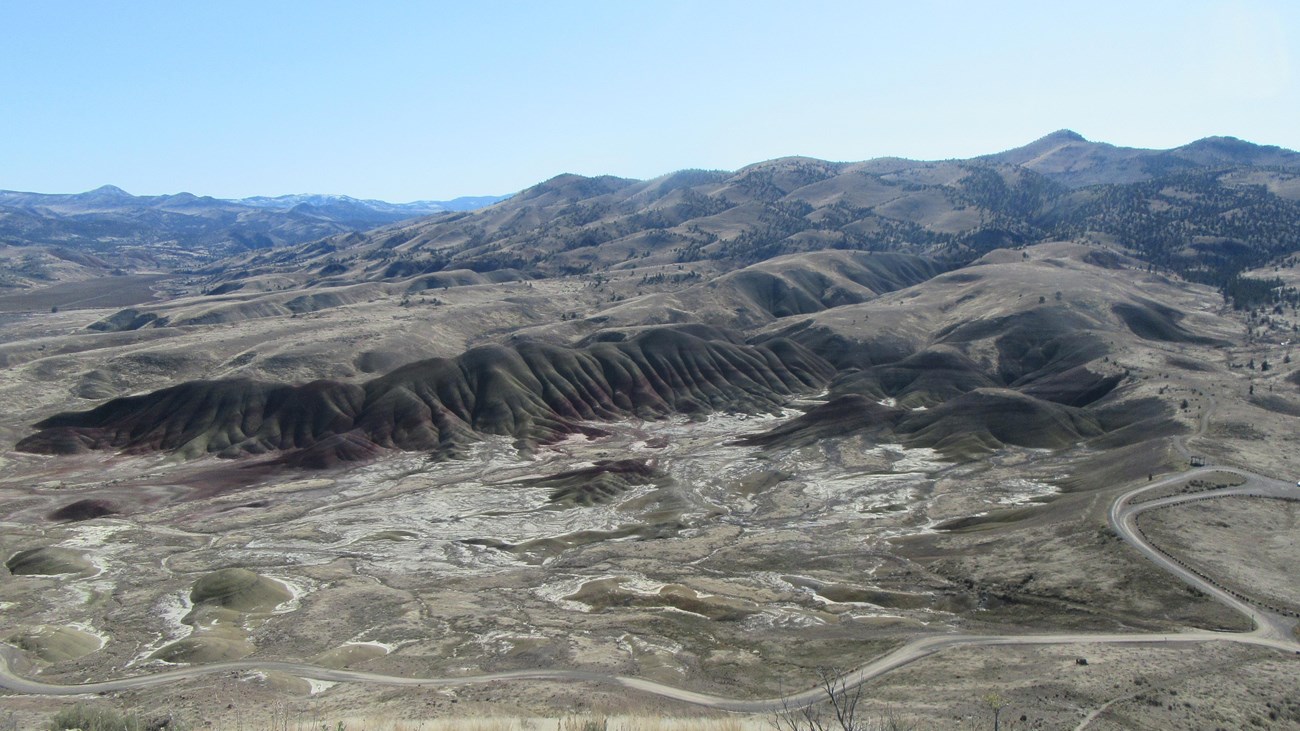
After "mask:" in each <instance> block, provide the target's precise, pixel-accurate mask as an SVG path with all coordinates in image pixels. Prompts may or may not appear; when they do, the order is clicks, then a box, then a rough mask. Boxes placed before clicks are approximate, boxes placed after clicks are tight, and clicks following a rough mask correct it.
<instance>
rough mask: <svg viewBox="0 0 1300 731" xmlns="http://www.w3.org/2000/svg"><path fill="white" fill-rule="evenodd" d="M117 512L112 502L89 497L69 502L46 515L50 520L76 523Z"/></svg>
mask: <svg viewBox="0 0 1300 731" xmlns="http://www.w3.org/2000/svg"><path fill="white" fill-rule="evenodd" d="M117 512H118V511H117V508H115V507H113V504H112V503H109V502H105V501H103V500H94V499H92V498H87V499H85V500H78V501H76V502H73V503H68V504H67V505H64V506H63V507H61V508H59V509H58V510H55V511H54V512H52V513H50V514H49V515H48V516H46V517H47V518H49V519H50V520H59V521H66V522H69V523H75V522H78V521H82V520H93V519H94V518H102V517H104V516H106V515H117Z"/></svg>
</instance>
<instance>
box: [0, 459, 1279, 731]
mask: <svg viewBox="0 0 1300 731" xmlns="http://www.w3.org/2000/svg"><path fill="white" fill-rule="evenodd" d="M1211 473H1231V474H1235V475H1239V476H1241V477H1243V478H1245V480H1246V482H1245V483H1244V484H1242V485H1239V486H1236V487H1229V488H1221V489H1217V490H1210V491H1205V492H1199V493H1192V494H1180V495H1173V496H1169V497H1164V498H1158V499H1154V500H1149V501H1146V502H1139V503H1134V502H1133V500H1134V498H1137V497H1140V496H1142V495H1143V494H1145V493H1148V492H1154V491H1157V490H1159V489H1162V488H1166V487H1169V486H1172V485H1175V484H1178V483H1180V482H1184V481H1186V480H1189V479H1193V478H1195V477H1197V476H1200V475H1208V474H1211ZM1297 492H1298V491H1297V489H1296V487H1295V486H1294V485H1292V484H1290V483H1284V482H1281V481H1279V480H1274V479H1271V478H1267V477H1263V476H1261V475H1257V474H1254V473H1252V472H1248V471H1246V470H1240V469H1236V468H1229V467H1205V468H1200V469H1195V470H1191V471H1189V472H1183V473H1179V474H1177V475H1173V476H1171V477H1167V478H1164V479H1162V480H1159V481H1156V482H1152V483H1150V484H1147V485H1143V486H1142V487H1140V488H1137V489H1134V490H1130V491H1128V492H1126V493H1124V494H1123V495H1121V496H1120V497H1119V498H1118V499H1116V500H1115V502H1114V503H1113V504H1112V505H1111V508H1110V514H1109V517H1110V522H1111V526H1112V527H1113V528H1114V530H1115V531H1116V532H1117V533H1118V534H1119V536H1120V537H1121V538H1123V539H1124V540H1125V541H1127V542H1128V543H1129V544H1131V545H1133V546H1134V547H1135V548H1137V549H1138V550H1139V551H1140V552H1141V553H1142V554H1143V555H1144V556H1146V557H1147V558H1148V559H1149V560H1151V561H1152V562H1154V563H1155V564H1156V565H1157V566H1159V567H1161V568H1163V569H1165V570H1166V571H1168V572H1170V573H1172V574H1174V575H1175V576H1178V577H1179V578H1180V579H1182V580H1183V581H1185V582H1187V583H1188V584H1191V585H1192V586H1194V587H1196V588H1197V589H1199V590H1201V591H1203V592H1205V593H1206V594H1209V595H1211V596H1213V597H1214V598H1215V599H1217V600H1219V601H1220V602H1222V603H1223V604H1225V605H1227V606H1228V607H1230V608H1232V609H1235V610H1236V611H1238V612H1241V613H1242V614H1244V615H1245V616H1247V617H1250V618H1251V620H1252V622H1254V623H1255V629H1254V630H1253V631H1252V632H1248V633H1233V632H1210V631H1203V630H1196V631H1185V632H1176V633H1160V634H1156V633H1140V634H1118V633H1058V634H1012V635H964V634H941V635H928V636H923V637H918V638H916V639H913V640H911V641H909V642H907V643H906V644H904V645H903V646H901V647H899V648H897V649H896V650H894V651H893V652H890V653H888V654H885V655H882V656H880V657H878V658H876V659H874V660H871V661H870V662H868V663H866V664H865V665H862V666H860V667H858V668H857V669H855V670H853V671H851V672H849V673H848V674H847V675H846V676H845V678H844V682H845V683H846V685H847V686H848V687H855V686H857V685H861V684H862V683H865V682H868V681H870V680H872V679H874V678H878V677H880V676H882V675H884V674H886V673H888V672H890V671H892V670H895V669H897V668H900V667H902V666H904V665H907V664H909V663H912V662H915V661H916V660H919V659H921V658H924V657H928V656H930V655H933V654H935V653H938V652H942V651H943V650H946V649H949V648H954V647H982V646H993V645H1056V644H1081V643H1100V644H1167V643H1180V644H1181V643H1194V642H1235V643H1240V644H1248V645H1256V646H1260V647H1269V648H1272V649H1276V650H1280V651H1284V652H1288V653H1297V654H1300V643H1298V642H1297V641H1296V639H1295V634H1294V630H1295V627H1296V620H1294V619H1291V618H1288V617H1284V616H1282V615H1279V614H1275V613H1272V612H1269V611H1266V610H1264V609H1262V608H1260V607H1256V606H1253V605H1251V604H1248V603H1246V602H1245V601H1242V600H1240V599H1238V598H1237V597H1235V596H1233V595H1232V594H1229V593H1227V592H1226V591H1224V590H1222V589H1220V588H1219V587H1217V586H1215V585H1213V584H1211V583H1209V582H1208V581H1206V580H1205V579H1203V578H1201V577H1200V576H1198V575H1197V574H1195V573H1192V572H1191V571H1189V570H1187V569H1185V568H1183V567H1182V566H1180V565H1179V564H1177V563H1176V562H1174V561H1173V560H1172V559H1170V558H1169V557H1168V556H1167V555H1165V554H1163V553H1161V552H1160V551H1159V550H1158V549H1156V548H1155V547H1154V546H1152V545H1151V544H1149V543H1148V542H1147V541H1146V539H1145V538H1144V537H1143V536H1142V534H1141V532H1140V531H1138V529H1137V524H1136V517H1137V515H1138V514H1139V513H1141V512H1142V511H1145V510H1150V509H1153V508H1158V507H1167V506H1170V505H1175V504H1178V503H1182V502H1190V501H1194V500H1203V499H1207V498H1214V497H1223V496H1228V495H1259V496H1263V497H1289V498H1295V497H1297V496H1298V495H1297ZM24 660H25V658H24V656H23V654H22V652H21V651H20V650H18V649H17V648H15V647H12V646H9V645H5V644H0V687H3V688H6V689H8V690H11V691H15V692H17V693H24V694H29V695H46V696H59V695H64V696H66V695H80V694H83V693H108V692H116V691H124V690H135V689H140V688H149V687H154V686H159V685H165V684H167V683H174V682H178V681H183V680H189V679H193V678H200V677H203V676H207V675H216V674H220V673H229V672H240V671H251V670H262V671H275V672H282V673H287V674H290V675H295V676H298V677H303V678H310V679H314V680H325V681H332V682H342V683H368V684H374V685H388V686H426V687H454V686H463V685H472V684H479V683H491V682H501V681H521V680H522V681H528V680H532V681H551V682H579V683H608V684H613V685H617V686H622V687H625V688H628V689H631V690H636V691H640V692H644V693H649V694H652V695H657V696H660V697H663V698H668V699H671V700H676V701H681V702H685V703H692V704H695V705H699V706H704V707H707V708H713V709H718V710H724V711H735V712H741V713H771V712H773V711H779V710H781V709H783V708H798V707H802V706H807V705H811V704H813V703H816V702H818V701H820V700H822V699H823V698H824V695H825V693H824V691H823V690H821V689H820V688H811V689H808V690H805V691H802V692H799V693H794V694H791V695H786V696H782V697H779V698H765V699H746V698H728V697H723V696H717V695H710V694H708V693H698V692H695V691H692V690H687V689H685V688H678V687H675V686H672V685H665V684H663V683H657V682H655V681H652V680H646V679H643V678H633V677H627V676H621V675H610V674H606V673H597V672H590V671H582V670H549V669H536V670H514V671H509V672H501V673H486V674H481V675H463V676H450V677H441V678H412V677H403V676H396V675H383V674H380V673H370V672H365V671H361V670H339V669H334V668H326V667H320V666H317V665H310V664H307V663H296V662H276V661H268V660H240V661H234V662H220V663H212V664H206V665H198V666H193V667H185V668H177V669H175V670H165V671H162V672H157V673H149V674H142V675H132V676H127V677H122V678H115V679H112V680H103V681H97V682H88V683H78V684H72V685H57V684H52V683H43V682H40V681H38V680H33V679H30V678H27V677H25V676H23V675H22V674H21V673H20V672H19V671H18V670H17V668H18V667H20V666H21V665H22V663H23V661H24Z"/></svg>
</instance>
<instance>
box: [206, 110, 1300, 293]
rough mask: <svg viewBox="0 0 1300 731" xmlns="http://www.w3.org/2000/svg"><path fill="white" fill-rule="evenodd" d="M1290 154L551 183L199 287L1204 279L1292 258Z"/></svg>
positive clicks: (1079, 157)
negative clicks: (858, 260)
mask: <svg viewBox="0 0 1300 731" xmlns="http://www.w3.org/2000/svg"><path fill="white" fill-rule="evenodd" d="M1297 181H1300V154H1297V153H1295V152H1292V151H1289V150H1283V149H1281V148H1277V147H1266V146H1260V145H1255V144H1252V143H1249V142H1244V141H1241V140H1236V139H1233V138H1207V139H1204V140H1199V141H1197V142H1193V143H1191V144H1188V145H1184V146H1182V147H1178V148H1174V149H1172V150H1139V149H1133V148H1121V147H1115V146H1111V145H1106V144H1102V143H1095V142H1089V141H1087V140H1085V139H1083V138H1082V137H1081V136H1079V135H1077V134H1075V133H1072V132H1068V131H1063V132H1058V133H1054V134H1052V135H1048V136H1047V137H1044V138H1042V139H1040V140H1037V141H1035V142H1033V143H1031V144H1029V145H1027V146H1025V147H1022V148H1018V149H1015V150H1010V151H1007V152H1003V153H998V154H995V155H988V156H984V157H978V158H973V159H970V160H950V161H941V162H918V161H911V160H902V159H897V158H884V159H878V160H870V161H866V162H857V163H843V162H828V161H824V160H815V159H811V158H798V157H793V158H781V159H777V160H770V161H767V162H761V163H756V164H754V165H750V166H747V167H745V168H742V169H740V170H737V171H735V172H727V171H704V170H685V171H680V172H676V173H672V174H669V175H665V176H663V177H660V178H656V179H653V180H648V181H638V180H628V179H623V178H615V177H610V176H603V177H595V178H585V177H582V176H578V175H560V176H556V177H555V178H552V179H550V180H547V181H545V182H542V183H540V184H538V185H536V186H533V187H531V188H529V189H527V190H524V191H522V192H521V193H519V194H518V195H516V196H514V197H512V198H510V199H508V200H506V201H502V202H500V203H498V204H496V205H493V206H489V207H487V208H484V209H481V210H477V211H473V212H465V213H459V214H453V215H447V216H441V217H437V218H431V219H423V220H418V221H414V222H411V223H407V224H399V225H395V226H391V227H388V228H385V229H382V230H378V231H373V232H370V233H367V234H364V235H359V236H357V235H342V236H333V237H330V238H327V239H325V240H323V241H319V242H315V243H313V244H311V245H307V246H301V247H298V248H290V249H284V250H280V251H275V252H255V253H250V254H247V255H244V256H241V257H238V258H236V259H232V260H227V261H223V262H220V263H219V264H215V265H212V266H209V267H206V268H204V269H203V270H201V271H200V272H199V273H200V274H201V275H202V276H205V277H207V282H208V284H209V286H219V285H221V284H223V283H228V282H235V281H245V280H248V279H252V278H257V277H265V276H270V275H274V276H278V277H286V276H288V277H294V278H295V281H297V282H299V283H307V282H309V281H313V280H315V281H319V280H320V279H321V278H322V277H326V276H328V277H329V278H331V279H332V280H335V281H338V280H347V281H352V282H356V281H373V280H394V279H401V278H405V277H410V276H413V275H416V274H422V273H430V272H437V271H442V270H446V269H471V270H474V271H479V272H487V271H495V270H500V269H513V270H520V271H528V272H531V273H533V274H536V275H546V276H555V275H564V274H575V273H596V272H609V271H628V270H634V269H637V270H642V271H645V270H647V269H648V268H652V267H661V268H663V271H664V272H665V274H666V275H667V274H671V273H672V270H673V268H675V267H680V266H681V265H701V264H702V265H704V266H708V267H712V268H713V270H715V271H719V270H729V269H736V268H739V267H743V266H747V265H751V264H755V263H758V262H761V261H765V260H767V259H771V258H774V257H778V256H784V255H789V254H795V253H803V252H810V251H824V250H828V249H841V250H858V251H891V252H900V253H909V254H913V255H919V256H926V257H929V258H932V259H935V260H936V261H939V262H941V263H942V265H944V266H959V265H963V264H965V263H968V262H970V261H973V260H975V259H977V258H979V257H980V256H981V255H983V254H984V253H987V252H988V251H991V250H993V249H996V248H1000V247H1009V246H1023V245H1028V244H1033V243H1040V242H1047V241H1055V240H1067V239H1078V240H1085V239H1087V240H1093V241H1097V242H1102V243H1107V244H1111V245H1114V246H1117V247H1119V248H1121V249H1123V250H1125V251H1127V252H1128V253H1130V254H1131V255H1133V256H1135V257H1137V258H1139V259H1140V260H1141V261H1143V262H1145V263H1147V264H1149V265H1151V266H1153V267H1156V268H1159V269H1162V270H1168V271H1173V272H1176V273H1179V274H1181V275H1184V276H1187V277H1190V278H1193V279H1196V280H1197V281H1202V282H1206V283H1210V284H1213V285H1215V286H1224V285H1225V284H1226V283H1227V282H1228V281H1229V280H1231V279H1232V278H1233V277H1234V276H1236V275H1237V274H1238V273H1239V272H1241V271H1242V270H1244V269H1249V268H1253V267H1257V266H1260V265H1262V264H1264V263H1266V262H1269V261H1272V260H1274V259H1276V258H1277V257H1279V256H1282V255H1285V254H1287V253H1289V252H1291V251H1295V250H1297V249H1300V234H1298V233H1297V231H1300V195H1297V193H1296V191H1297V190H1300V188H1298V187H1297Z"/></svg>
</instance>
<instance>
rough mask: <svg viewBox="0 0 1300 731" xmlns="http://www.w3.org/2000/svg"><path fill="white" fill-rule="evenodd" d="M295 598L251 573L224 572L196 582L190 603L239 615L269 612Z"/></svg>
mask: <svg viewBox="0 0 1300 731" xmlns="http://www.w3.org/2000/svg"><path fill="white" fill-rule="evenodd" d="M292 598H293V594H292V593H291V592H290V591H289V590H288V589H286V588H285V587H284V585H283V584H281V583H280V582H278V581H274V580H272V579H268V578H266V577H265V576H259V575H258V574H255V573H253V572H252V571H249V570H248V569H221V570H220V571H214V572H212V573H210V574H208V575H206V576H204V577H202V578H200V579H199V580H198V581H196V582H194V588H193V589H191V590H190V600H191V601H193V602H194V604H195V606H196V607H197V606H198V605H200V604H207V605H211V606H218V607H223V608H225V609H233V610H235V611H237V612H270V611H273V610H274V609H275V608H276V607H277V606H279V605H281V604H283V603H284V602H287V601H289V600H290V599H292Z"/></svg>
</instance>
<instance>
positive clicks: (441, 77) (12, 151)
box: [0, 0, 1300, 201]
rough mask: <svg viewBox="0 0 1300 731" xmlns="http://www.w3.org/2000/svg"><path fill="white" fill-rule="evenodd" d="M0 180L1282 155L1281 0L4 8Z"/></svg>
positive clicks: (415, 177)
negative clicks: (1226, 145) (1069, 142)
mask: <svg viewBox="0 0 1300 731" xmlns="http://www.w3.org/2000/svg"><path fill="white" fill-rule="evenodd" d="M0 39H3V42H0V64H3V66H2V68H3V71H2V72H0V120H2V121H0V188H4V189H17V190H36V191H43V192H75V191H80V190H87V189H90V188H93V187H97V186H99V185H102V184H105V183H113V184H115V185H119V186H121V187H123V188H125V189H126V190H128V191H130V192H132V193H137V194H157V193H173V192H179V191H182V190H186V191H190V192H194V193H199V194H208V195H215V196H220V197H239V196H247V195H277V194H282V193H298V192H330V193H345V194H348V195H353V196H358V197H373V198H383V199H387V200H394V201H405V200H413V199H419V198H433V199H440V198H450V197H455V196H458V195H478V194H489V193H509V192H513V191H516V190H519V189H521V188H524V187H526V186H528V185H531V184H533V183H536V182H538V181H541V180H544V179H546V178H549V177H551V176H553V175H556V174H558V173H562V172H574V173H581V174H586V175H596V174H606V173H608V174H614V175H621V176H626V177H636V178H647V177H653V176H656V175H660V174H663V173H667V172H670V171H673V170H677V169H682V168H721V169H734V168H737V167H740V166H743V165H745V164H747V163H751V162H757V161H760V160H765V159H770V158H773V157H780V156H784V155H810V156H814V157H821V158H825V159H831V160H860V159H867V158H871V157H879V156H884V155H899V156H906V157H914V158H923V159H937V158H949V157H966V156H971V155H976V154H981V153H986V152H995V151H998V150H1002V149H1007V148H1010V147H1015V146H1018V145H1020V144H1024V143H1026V142H1029V141H1030V140H1032V139H1035V138H1037V137H1040V136H1042V135H1044V134H1046V133H1048V132H1051V131H1053V130H1056V129H1060V128H1063V127H1069V128H1071V129H1074V130H1076V131H1078V132H1080V133H1082V134H1083V135H1085V136H1087V137H1088V138H1089V139H1094V140H1100V141H1105V142H1112V143H1115V144H1121V145H1129V146H1137V147H1172V146H1176V145H1179V144H1183V143H1186V142H1190V141H1192V140H1194V139H1198V138H1200V137H1205V136H1208V135H1216V134H1224V135H1234V136H1237V137H1241V138H1243V139H1248V140H1251V141H1254V142H1259V143H1265V144H1276V145H1282V146H1284V147H1290V148H1293V149H1297V148H1300V69H1298V68H1297V63H1298V61H1297V55H1298V54H1300V2H1293V1H1291V0H1278V1H1276V2H1265V1H1262V0H1261V1H1255V2H1223V1H1214V2H1196V1H1195V0H1183V1H1181V2H1158V1H1147V0H1128V1H1127V2H1090V3H1081V2H1072V3H1057V2H1043V1H1042V0H1036V1H1035V2H1024V3H1018V2H989V3H976V2H969V1H967V2H937V1H929V2H927V1H925V0H922V1H920V2H909V3H898V2H889V3H885V2H866V1H865V0H864V1H860V2H816V1H815V0H804V1H803V2H799V3H795V2H793V1H789V2H761V1H754V0H751V1H750V2H725V1H721V0H719V1H716V2H700V1H698V0H697V2H671V1H664V2H634V1H631V0H627V1H616V0H606V1H604V2H564V1H563V0H555V1H553V2H490V1H488V2H473V3H469V2H459V3H440V2H406V3H398V2H381V1H376V0H372V1H370V2H366V3H361V2H352V3H344V2H289V1H287V0H286V1H282V2H256V3H254V2H229V1H228V2H215V1H211V2H203V3H197V2H196V3H190V2H174V1H172V2H148V1H145V0H140V1H136V2H120V3H118V2H114V3H108V2H84V1H82V2H63V1H60V0H39V1H38V0H23V1H20V0H0Z"/></svg>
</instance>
